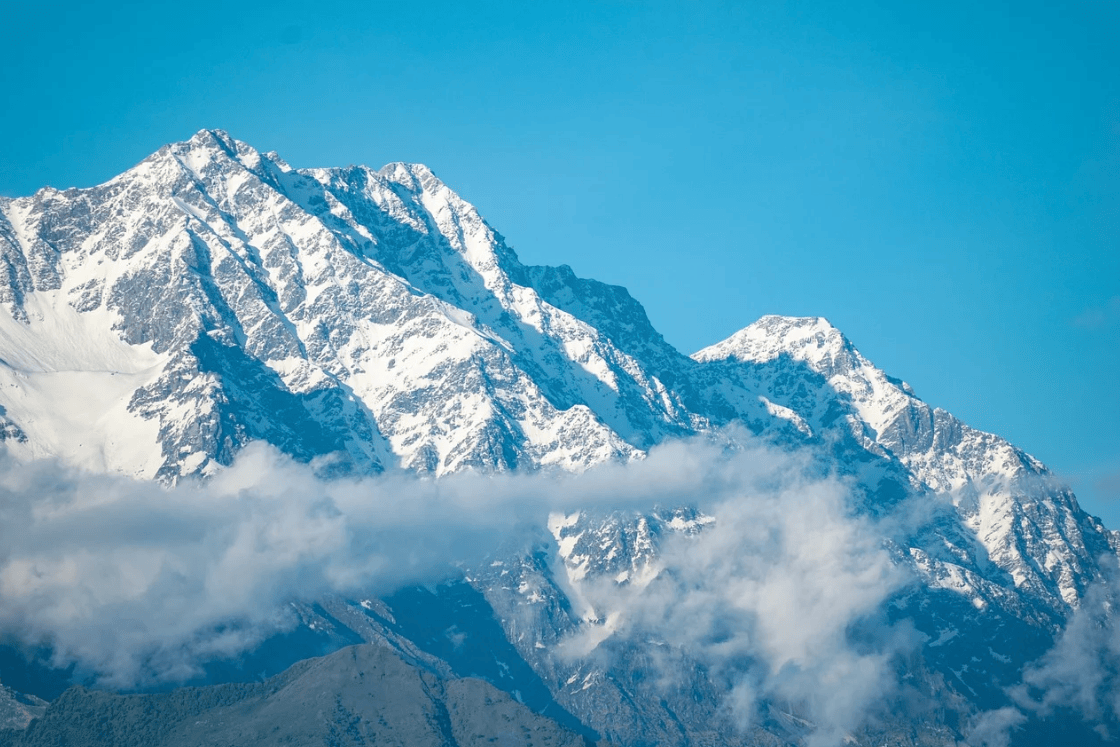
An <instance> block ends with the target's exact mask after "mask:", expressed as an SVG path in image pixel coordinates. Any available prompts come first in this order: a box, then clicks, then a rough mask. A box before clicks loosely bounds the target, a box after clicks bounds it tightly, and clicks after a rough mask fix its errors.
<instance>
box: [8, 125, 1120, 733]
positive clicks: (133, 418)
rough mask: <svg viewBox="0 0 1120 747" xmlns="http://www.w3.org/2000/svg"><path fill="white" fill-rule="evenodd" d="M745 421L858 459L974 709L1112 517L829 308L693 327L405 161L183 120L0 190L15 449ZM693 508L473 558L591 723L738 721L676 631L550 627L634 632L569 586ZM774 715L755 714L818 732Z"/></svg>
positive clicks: (1085, 579)
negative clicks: (700, 332)
mask: <svg viewBox="0 0 1120 747" xmlns="http://www.w3.org/2000/svg"><path fill="white" fill-rule="evenodd" d="M725 426H731V428H730V429H725ZM741 426H745V430H741V431H739V430H735V429H736V428H739V427H741ZM746 432H750V433H753V434H755V435H757V436H761V437H763V438H764V439H765V440H766V441H767V442H768V443H771V444H773V445H776V446H777V447H778V448H782V449H791V450H792V449H797V450H804V451H806V452H809V453H812V454H814V455H816V456H815V457H814V458H815V459H817V460H819V462H820V464H821V465H822V469H827V470H831V471H833V472H836V473H838V474H840V475H842V476H843V477H844V479H846V480H849V481H850V482H851V484H852V485H854V486H855V490H854V493H855V496H856V499H855V505H854V506H853V507H852V510H853V512H854V513H855V514H856V515H860V516H863V515H869V516H880V515H883V514H886V513H890V512H891V511H893V510H895V509H896V507H903V508H904V509H905V511H906V512H907V514H906V518H905V520H903V519H901V518H900V519H898V520H896V521H895V522H894V523H892V524H890V525H889V530H888V529H884V532H885V534H884V536H883V538H882V539H883V542H884V547H886V548H888V549H889V551H890V553H891V557H892V559H893V562H894V563H896V564H897V565H898V567H901V568H906V569H908V571H909V572H912V573H913V574H914V577H916V578H917V579H920V584H919V586H917V587H907V588H905V589H900V590H898V591H897V593H896V594H894V596H893V597H892V599H891V602H890V605H889V606H890V610H891V613H890V614H892V615H895V616H896V617H900V618H912V620H913V624H914V625H915V626H916V627H917V629H918V630H919V631H920V633H921V634H922V635H924V636H925V638H926V639H927V640H926V643H925V644H923V647H922V649H921V650H922V655H921V662H920V663H919V664H914V665H913V667H912V668H913V671H914V672H922V673H924V674H922V678H924V679H923V682H924V683H925V685H924V687H926V689H927V690H928V691H929V692H931V693H933V692H941V693H951V694H953V695H952V697H958V696H959V697H961V698H963V699H964V700H963V701H961V702H965V703H966V704H968V705H966V706H960V708H959V709H958V710H960V711H961V712H962V713H966V712H968V709H969V708H971V709H973V710H975V709H979V708H984V707H988V704H989V703H997V704H998V703H999V702H1001V701H1000V698H1001V697H1003V696H1002V695H1001V693H1002V688H1003V687H1005V686H1006V685H1008V684H1011V681H1012V680H1013V678H1014V677H1015V676H1016V672H1017V671H1018V669H1019V668H1020V667H1021V665H1022V664H1023V663H1024V661H1026V657H1029V656H1036V655H1037V654H1038V653H1040V651H1041V650H1042V649H1044V648H1045V646H1047V645H1049V642H1050V641H1052V640H1053V636H1054V635H1055V633H1056V631H1058V630H1059V629H1060V628H1061V626H1062V625H1063V623H1064V621H1065V620H1066V619H1067V617H1068V616H1069V615H1070V614H1071V612H1072V611H1073V610H1076V609H1077V608H1078V607H1079V605H1080V603H1081V600H1082V599H1083V598H1084V597H1085V595H1086V593H1087V590H1088V589H1089V588H1090V586H1091V585H1092V584H1094V583H1095V582H1097V581H1098V580H1099V579H1100V578H1101V577H1102V574H1103V570H1102V565H1101V563H1102V560H1101V559H1102V557H1104V558H1114V557H1115V555H1116V551H1117V548H1118V547H1120V541H1118V539H1117V535H1116V534H1115V533H1113V532H1110V531H1108V530H1107V529H1105V528H1104V527H1103V526H1102V525H1101V523H1100V522H1099V521H1098V520H1097V519H1095V518H1094V517H1091V516H1089V515H1087V514H1086V513H1085V512H1083V511H1082V510H1081V509H1080V507H1079V506H1078V505H1077V502H1076V499H1075V497H1074V496H1073V494H1072V493H1071V492H1070V491H1069V490H1068V489H1066V488H1065V487H1063V486H1061V485H1060V484H1058V483H1057V482H1056V481H1055V480H1054V479H1053V476H1052V475H1051V474H1050V473H1049V471H1048V470H1047V469H1046V468H1045V466H1044V465H1042V464H1041V463H1040V462H1039V461H1038V460H1036V459H1034V458H1032V457H1031V456H1029V455H1027V454H1025V453H1023V452H1022V451H1021V450H1019V449H1017V448H1015V447H1014V446H1012V445H1011V444H1009V443H1008V442H1007V441H1005V440H1004V439H1002V438H999V437H998V436H995V435H992V434H987V433H982V432H979V431H976V430H974V429H972V428H970V427H968V426H967V425H965V424H963V423H961V422H960V421H959V420H957V419H956V418H954V417H953V416H952V415H951V414H949V413H947V412H945V411H944V410H941V409H938V408H935V407H931V406H930V405H927V404H926V403H925V402H923V401H922V400H920V399H919V398H918V397H917V396H916V394H915V393H914V392H913V391H912V389H911V388H910V387H909V386H908V385H906V384H905V383H904V382H902V381H900V380H898V379H895V378H893V377H891V376H888V375H887V374H886V373H884V372H882V371H880V370H879V369H877V368H875V367H874V366H873V365H872V364H871V363H870V362H869V361H868V360H867V359H866V358H864V357H863V356H862V355H861V354H860V353H859V352H858V351H857V350H856V348H855V347H854V346H853V345H852V343H851V342H850V341H849V340H848V339H847V338H845V337H844V336H843V334H842V333H841V332H840V331H838V330H837V329H835V328H834V327H832V326H831V325H830V324H829V323H828V322H827V321H825V320H824V319H819V318H787V317H775V316H771V317H764V318H763V319H761V320H759V321H758V322H756V323H754V324H751V325H750V326H748V327H746V328H744V329H743V330H741V331H740V332H737V333H736V334H734V335H732V336H731V337H730V338H728V339H727V340H724V341H723V342H720V343H717V344H715V345H712V346H711V347H708V348H705V349H704V350H701V351H699V352H697V353H695V354H694V355H692V356H691V357H690V356H686V355H684V354H682V353H680V352H678V351H677V350H675V349H673V348H672V346H670V345H668V344H667V343H666V342H665V340H664V339H663V338H662V337H661V335H660V334H658V333H657V331H656V330H655V329H654V328H653V327H652V325H651V324H650V322H649V320H648V318H647V317H646V315H645V312H644V310H643V309H642V307H641V305H640V304H639V303H638V302H637V301H635V300H634V299H633V298H632V297H631V296H630V295H629V294H628V293H627V292H626V290H625V289H623V288H619V287H615V286H609V285H605V284H602V283H599V282H596V281H593V280H587V279H583V278H579V277H577V276H575V275H574V273H573V272H572V271H571V269H570V268H568V267H566V266H564V267H559V268H554V267H534V266H526V265H523V264H521V263H520V261H519V260H518V259H517V257H516V256H515V254H514V253H513V251H512V250H511V249H510V248H509V247H507V246H506V245H505V243H504V241H503V239H502V238H501V236H500V235H499V234H497V233H496V232H495V231H494V230H493V229H492V228H491V227H490V226H489V225H488V224H487V223H486V222H485V220H483V218H482V217H481V216H480V215H479V214H478V212H477V211H476V210H475V208H474V207H473V206H471V205H470V204H468V203H466V202H465V201H464V200H462V199H461V198H460V197H459V196H458V195H456V194H455V193H454V192H453V191H452V190H451V189H450V188H448V187H447V186H446V185H445V184H443V183H442V182H441V181H440V180H439V179H438V178H437V177H436V176H435V175H434V174H432V172H431V171H430V170H429V169H427V168H426V167H424V166H421V165H414V164H402V163H397V164H390V165H388V166H386V167H384V168H382V169H381V170H379V171H374V170H371V169H368V168H365V167H349V168H344V169H293V168H291V167H290V166H289V165H287V164H286V163H285V162H284V161H283V160H281V159H280V157H279V156H277V155H276V154H273V153H265V154H262V153H259V152H257V151H256V150H254V149H253V148H251V147H250V146H248V145H246V144H245V143H241V142H238V141H236V140H233V139H232V138H231V137H229V136H228V135H227V134H225V133H223V132H219V131H202V132H199V133H198V134H197V135H195V136H194V137H193V138H191V139H190V140H189V141H186V142H183V143H177V144H173V145H169V146H166V147H164V148H162V149H161V150H160V151H159V152H157V153H155V154H153V155H152V156H151V157H149V158H148V159H146V160H145V161H143V162H142V163H140V164H138V165H137V166H136V167H134V168H133V169H130V170H129V171H127V172H125V173H124V174H121V175H120V176H118V177H116V178H115V179H113V180H111V181H109V182H107V183H105V184H103V185H101V186H98V187H94V188H91V189H83V190H67V191H65V192H59V191H57V190H52V189H44V190H42V191H40V192H39V193H37V194H35V195H34V196H32V197H27V198H20V199H14V200H13V199H0V441H3V443H4V444H5V448H7V449H8V450H9V451H10V452H11V453H13V454H15V455H18V456H21V457H24V458H33V457H36V456H45V455H52V456H57V457H60V458H61V459H63V460H64V461H67V462H70V463H74V464H78V465H81V466H84V467H88V468H91V469H94V470H99V471H109V472H120V473H124V474H127V475H133V476H136V477H140V478H146V479H155V480H159V481H162V482H164V483H168V484H170V483H174V482H176V481H179V480H182V479H183V478H185V477H189V476H196V475H198V476H206V475H212V474H214V473H215V472H216V471H218V470H221V469H222V468H223V465H228V464H230V462H231V461H232V459H233V457H234V456H235V455H236V453H237V452H238V451H239V449H240V448H241V447H243V446H244V445H245V444H247V443H249V442H251V441H256V440H263V441H267V442H269V443H271V444H273V445H274V446H276V447H277V448H279V449H280V450H282V451H283V452H285V453H287V454H289V455H291V456H292V457H294V458H295V459H297V460H299V461H303V462H310V463H312V464H313V465H315V467H316V469H318V470H319V471H320V472H321V473H322V474H323V475H325V476H328V477H329V476H332V475H341V474H370V473H377V472H380V471H384V470H398V469H401V470H407V471H413V472H419V473H424V474H428V475H433V476H440V475H446V474H449V473H453V472H457V471H462V470H467V469H473V470H476V471H480V472H500V471H511V470H519V471H541V470H545V471H547V470H564V471H570V472H579V471H582V470H586V469H587V468H589V467H592V466H595V465H600V464H604V463H609V462H621V463H625V462H629V461H631V460H635V459H641V458H643V457H644V456H645V454H646V452H647V451H648V450H649V449H650V448H652V447H653V446H655V445H657V444H661V443H664V442H666V441H669V440H671V439H674V438H677V437H688V436H697V435H700V436H703V435H708V436H711V437H713V438H720V439H725V440H730V441H732V442H734V441H735V440H736V439H737V438H738V439H740V440H742V439H744V438H748V437H747V436H739V435H736V434H739V433H746ZM903 508H898V510H903ZM713 522H714V519H713V517H711V516H706V515H704V514H703V513H702V512H700V511H697V510H696V509H695V508H688V507H685V508H680V509H676V508H673V507H667V508H665V509H664V510H661V511H660V512H655V513H649V514H642V515H635V514H631V513H625V512H598V513H597V512H595V511H581V512H577V513H572V514H568V515H557V516H554V517H553V520H552V521H551V523H550V525H549V527H548V530H549V532H550V536H547V537H545V538H544V539H543V540H542V541H541V542H540V543H538V544H537V545H536V546H534V547H533V548H532V549H528V550H526V549H524V548H522V549H521V550H518V551H516V552H511V553H509V554H508V555H507V556H506V557H503V558H502V559H501V560H498V561H495V565H494V566H492V567H488V568H482V569H470V570H469V572H468V577H469V578H470V583H471V584H472V585H473V587H474V588H475V589H476V590H477V592H478V593H480V594H481V595H482V596H483V597H484V599H485V605H484V606H486V607H487V609H488V611H486V612H485V614H483V615H482V617H483V618H485V617H486V616H487V615H489V616H490V617H489V618H488V619H490V620H491V622H493V621H497V623H498V624H499V625H500V626H501V628H502V630H504V635H505V636H506V639H507V642H508V644H509V645H510V647H511V648H510V651H511V652H513V653H510V656H515V657H518V658H519V660H520V663H521V665H522V666H527V667H528V668H527V669H525V671H527V672H528V671H531V672H532V673H533V675H532V676H533V677H536V678H538V679H537V680H534V682H535V683H536V684H534V685H533V687H536V688H539V687H544V688H545V689H547V690H548V692H549V696H548V697H549V698H553V699H554V701H550V702H555V703H558V704H560V705H561V706H563V708H565V709H567V710H568V711H569V712H570V713H572V714H575V715H576V716H578V717H579V718H581V719H583V721H584V723H586V724H588V725H590V726H592V727H593V728H595V729H596V730H599V731H601V732H602V733H603V734H606V735H608V736H610V737H611V738H614V739H618V740H619V741H622V742H627V743H654V742H656V743H697V744H699V743H704V742H705V740H708V741H710V740H711V739H718V740H725V741H726V740H728V739H748V737H747V736H743V735H742V733H741V732H737V731H735V729H734V728H733V726H732V725H729V724H728V723H724V722H726V721H727V719H726V714H724V715H723V716H721V715H720V714H721V713H723V711H722V710H721V709H722V708H723V706H722V705H721V704H722V703H723V702H724V698H725V696H726V691H725V690H726V688H724V685H721V684H720V683H719V682H717V681H716V680H715V679H713V678H712V676H711V675H710V673H709V672H708V671H707V670H706V669H705V667H704V666H703V664H702V663H701V662H698V661H696V660H694V659H690V658H689V657H688V655H687V652H683V651H676V652H674V653H672V656H679V657H680V659H679V668H680V671H682V672H684V673H686V674H687V676H686V677H685V679H686V680H687V681H688V683H689V684H688V685H687V686H686V687H682V688H681V689H680V690H679V692H677V694H676V695H675V696H673V697H663V694H659V691H657V690H656V689H651V687H650V685H649V682H648V681H646V680H648V674H649V668H648V667H647V666H645V665H644V664H642V661H643V659H642V657H641V656H639V655H638V654H639V653H640V652H638V651H636V650H631V649H626V651H628V653H626V654H625V656H623V660H625V661H626V662H628V663H626V664H625V665H612V666H613V667H614V668H611V667H607V666H599V665H596V664H595V661H594V659H593V658H590V659H579V658H578V657H577V658H575V659H573V658H572V657H571V656H560V655H559V654H557V652H556V647H557V646H558V645H559V644H560V642H561V641H562V640H563V639H565V638H566V637H570V636H571V635H572V634H573V632H576V633H578V632H580V631H583V632H588V631H590V633H589V634H590V635H591V636H592V638H594V637H596V636H598V641H597V645H600V646H603V647H605V648H609V647H611V646H616V647H620V648H622V649H625V648H626V646H627V645H629V644H628V643H624V642H621V641H619V640H618V639H617V637H612V628H611V627H610V625H609V624H607V623H608V621H605V620H604V619H601V618H599V617H598V616H597V613H596V612H595V610H594V609H593V608H592V607H593V605H589V604H588V603H587V594H588V593H590V592H589V590H590V589H591V588H592V587H595V588H601V587H602V585H603V584H607V585H610V584H613V585H615V587H617V588H618V589H619V590H623V589H625V590H628V591H627V593H630V591H632V590H633V589H635V588H644V587H645V586H647V585H649V584H651V583H653V582H654V581H655V579H658V578H659V577H660V575H661V574H662V572H663V571H664V564H663V563H662V561H661V557H662V548H663V546H664V544H665V543H666V542H667V541H669V540H670V539H671V538H673V537H680V536H693V535H695V536H699V537H703V536H705V533H706V532H708V531H709V528H710V527H711V526H712V524H713ZM884 526H886V525H884ZM659 583H660V582H659ZM339 604H340V605H342V608H346V609H349V610H350V613H352V614H354V615H358V616H361V615H363V614H365V613H364V612H363V611H362V608H360V606H358V605H356V603H345V602H339ZM432 604H435V602H432ZM347 605H349V606H347ZM339 614H341V612H340V613H339ZM480 614H481V613H480ZM336 622H337V621H336ZM328 623H329V621H325V620H320V621H319V625H320V629H323V626H328V627H329V625H328ZM479 624H480V625H481V623H479ZM398 633H399V634H400V635H405V636H407V635H409V633H408V631H407V630H404V629H402V630H399V631H398ZM361 637H362V636H359V638H361ZM444 653H445V654H446V655H447V656H451V653H448V652H444ZM666 655H669V654H666ZM612 660H613V661H618V660H619V659H618V658H617V657H615V658H613V659H612ZM511 662H512V659H511ZM494 676H495V677H498V675H494ZM526 676H528V675H526ZM682 676H683V675H682ZM498 678H499V679H500V677H498ZM643 678H646V679H643ZM507 684H508V683H507ZM522 684H524V683H522ZM526 687H527V685H526ZM509 688H510V689H511V691H512V690H513V689H517V688H516V687H514V686H513V685H509ZM721 688H724V689H721ZM937 697H942V696H941V695H938V696H937ZM943 697H944V698H949V699H951V697H950V696H949V695H944V696H943ZM954 702H957V701H954ZM954 707H956V706H954ZM961 709H963V710H961ZM783 714H784V715H783ZM767 718H768V719H769V720H768V721H766V722H765V723H764V724H763V726H758V725H757V724H756V727H757V728H756V729H755V731H754V732H752V733H751V734H753V736H749V739H763V738H769V737H765V735H767V734H769V735H774V734H778V735H784V736H781V737H780V738H781V739H787V738H788V739H792V740H794V741H796V740H797V739H801V737H800V736H798V734H801V735H802V736H804V734H805V733H808V732H805V731H804V730H805V729H808V728H809V727H808V726H805V725H802V726H798V725H797V724H798V723H799V722H798V721H797V719H799V718H801V717H800V716H797V715H796V714H793V713H786V712H784V711H781V710H780V709H779V710H777V711H774V712H773V713H771V715H770V716H768V717H767ZM721 719H722V721H721ZM719 723H722V724H724V725H723V726H719V727H718V728H717V726H715V724H719ZM942 726H944V724H941V725H940V726H938V727H937V728H941V727H942ZM946 728H948V727H946ZM799 729H800V730H801V731H799ZM760 730H761V731H760ZM892 733H893V732H892ZM736 735H738V736H736ZM775 738H778V737H775Z"/></svg>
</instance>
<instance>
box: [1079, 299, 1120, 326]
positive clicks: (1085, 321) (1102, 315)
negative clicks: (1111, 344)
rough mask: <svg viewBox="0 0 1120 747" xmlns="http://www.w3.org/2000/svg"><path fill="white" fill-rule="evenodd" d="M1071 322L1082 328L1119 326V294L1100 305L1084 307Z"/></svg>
mask: <svg viewBox="0 0 1120 747" xmlns="http://www.w3.org/2000/svg"><path fill="white" fill-rule="evenodd" d="M1073 324H1074V326H1076V327H1082V328H1084V329H1112V328H1113V327H1116V326H1120V296H1113V297H1112V298H1110V299H1108V300H1107V301H1105V302H1104V304H1102V305H1100V306H1096V307H1093V308H1089V309H1086V310H1085V311H1084V312H1082V313H1081V314H1080V315H1078V316H1076V317H1074V319H1073Z"/></svg>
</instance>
